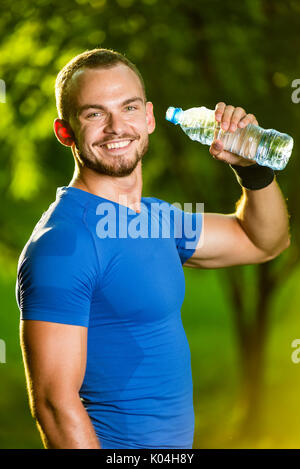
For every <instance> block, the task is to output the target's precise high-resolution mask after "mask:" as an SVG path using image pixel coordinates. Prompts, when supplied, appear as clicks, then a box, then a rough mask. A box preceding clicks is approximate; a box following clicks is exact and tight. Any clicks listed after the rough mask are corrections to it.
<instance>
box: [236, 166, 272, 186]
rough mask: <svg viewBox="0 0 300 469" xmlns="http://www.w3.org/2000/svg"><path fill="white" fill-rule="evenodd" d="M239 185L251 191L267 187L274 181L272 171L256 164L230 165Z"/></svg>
mask: <svg viewBox="0 0 300 469" xmlns="http://www.w3.org/2000/svg"><path fill="white" fill-rule="evenodd" d="M230 167H231V168H232V169H233V171H234V173H235V175H236V178H237V180H238V182H239V184H240V185H241V186H242V187H245V188H246V189H250V190H252V191H255V190H258V189H262V188H263V187H266V186H268V185H269V184H271V182H272V181H273V179H274V176H275V175H274V171H273V169H271V168H269V167H268V166H261V165H259V164H257V163H255V164H252V165H251V166H239V165H236V164H231V165H230Z"/></svg>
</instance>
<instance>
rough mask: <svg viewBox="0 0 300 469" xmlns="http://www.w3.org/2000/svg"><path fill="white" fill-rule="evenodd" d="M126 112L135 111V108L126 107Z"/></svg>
mask: <svg viewBox="0 0 300 469" xmlns="http://www.w3.org/2000/svg"><path fill="white" fill-rule="evenodd" d="M125 109H126V111H135V110H136V109H137V106H126V108H125Z"/></svg>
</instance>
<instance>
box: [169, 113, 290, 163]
mask: <svg viewBox="0 0 300 469" xmlns="http://www.w3.org/2000/svg"><path fill="white" fill-rule="evenodd" d="M166 119H167V120H169V121H170V122H172V123H173V124H175V125H177V124H180V126H181V128H182V130H183V131H184V132H185V133H186V134H187V135H188V136H189V137H190V139H192V140H196V141H197V142H200V143H203V144H204V145H211V144H212V142H213V140H214V138H216V139H218V140H222V142H223V144H224V150H227V151H230V152H232V153H235V154H237V155H239V156H242V157H244V158H249V159H251V160H255V161H256V162H257V163H258V164H260V165H262V166H269V167H270V168H272V169H274V170H281V169H283V168H285V166H286V165H287V163H288V160H289V158H290V156H291V153H292V149H293V144H294V141H293V139H292V137H290V135H287V134H283V133H280V132H277V130H273V129H263V128H262V127H259V126H257V125H254V124H248V125H247V126H246V127H244V128H237V130H236V131H235V132H229V131H225V130H223V129H222V128H221V126H220V122H217V121H216V120H215V111H212V110H210V109H207V108H206V107H204V106H201V107H194V108H191V109H188V110H186V111H183V110H182V109H181V108H178V107H169V108H168V110H167V112H166Z"/></svg>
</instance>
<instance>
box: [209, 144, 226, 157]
mask: <svg viewBox="0 0 300 469" xmlns="http://www.w3.org/2000/svg"><path fill="white" fill-rule="evenodd" d="M222 151H223V143H222V141H221V140H214V141H213V142H212V144H211V146H210V147H209V153H210V154H211V155H212V156H213V157H214V158H218V157H219V155H221V153H222Z"/></svg>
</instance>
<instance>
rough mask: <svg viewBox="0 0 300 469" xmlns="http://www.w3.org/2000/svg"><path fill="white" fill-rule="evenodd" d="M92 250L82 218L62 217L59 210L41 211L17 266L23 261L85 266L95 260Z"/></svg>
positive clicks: (34, 263)
mask: <svg viewBox="0 0 300 469" xmlns="http://www.w3.org/2000/svg"><path fill="white" fill-rule="evenodd" d="M95 258H96V253H95V246H94V241H93V238H92V236H91V233H90V231H89V229H88V228H87V226H86V225H85V223H84V220H83V217H81V216H76V217H71V216H66V215H65V214H63V213H60V212H59V211H54V212H53V211H49V210H48V211H47V212H45V213H44V214H43V215H42V217H41V219H40V220H39V222H38V223H37V224H36V226H35V227H34V229H33V231H32V234H31V235H30V237H29V239H28V241H27V243H26V245H25V246H24V248H23V250H22V252H21V255H20V257H19V262H18V269H20V267H21V265H22V264H24V263H25V262H26V263H27V264H28V265H29V266H31V267H34V266H35V265H41V263H43V265H45V266H46V265H48V264H50V263H51V264H52V263H53V264H54V263H56V264H57V267H58V268H59V266H61V265H62V264H66V262H67V264H70V266H72V265H74V266H76V269H80V268H81V266H82V267H83V266H84V267H85V268H87V266H88V264H89V263H93V264H94V265H93V266H90V267H93V268H94V269H97V262H95Z"/></svg>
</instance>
